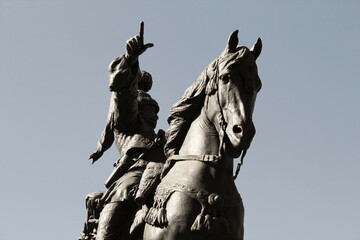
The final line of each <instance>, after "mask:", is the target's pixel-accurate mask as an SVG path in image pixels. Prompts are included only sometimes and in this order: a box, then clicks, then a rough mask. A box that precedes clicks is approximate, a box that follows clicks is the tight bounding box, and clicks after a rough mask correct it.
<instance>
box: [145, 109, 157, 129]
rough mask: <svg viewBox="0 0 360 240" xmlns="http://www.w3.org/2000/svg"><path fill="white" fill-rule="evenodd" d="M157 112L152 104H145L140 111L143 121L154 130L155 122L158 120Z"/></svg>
mask: <svg viewBox="0 0 360 240" xmlns="http://www.w3.org/2000/svg"><path fill="white" fill-rule="evenodd" d="M157 112H158V109H157V108H156V107H155V106H154V105H152V104H146V105H145V106H144V107H143V108H142V109H141V114H142V116H143V118H144V120H145V121H146V122H147V123H148V124H150V126H151V127H152V128H154V129H155V128H156V124H157V120H158V119H159V117H158V115H157Z"/></svg>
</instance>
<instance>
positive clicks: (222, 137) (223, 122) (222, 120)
mask: <svg viewBox="0 0 360 240" xmlns="http://www.w3.org/2000/svg"><path fill="white" fill-rule="evenodd" d="M217 66H218V64H217ZM215 75H216V76H215V77H216V78H219V76H218V75H219V74H218V68H216V73H215ZM217 84H218V85H219V80H218V82H217ZM216 100H217V105H218V107H219V110H220V116H219V118H220V119H219V125H220V132H219V138H220V144H219V149H218V156H219V157H220V158H221V152H222V149H223V146H224V141H225V136H226V127H227V122H226V119H225V115H224V111H223V108H222V107H221V104H220V91H219V86H218V87H217V90H216ZM208 101H209V98H208V100H207V102H206V108H208ZM246 152H247V150H242V151H241V153H240V161H239V163H238V164H237V167H236V170H235V175H234V176H233V179H234V180H235V179H236V178H237V176H238V175H239V173H240V169H241V166H242V165H243V164H244V158H245V155H246Z"/></svg>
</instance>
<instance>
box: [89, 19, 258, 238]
mask: <svg viewBox="0 0 360 240" xmlns="http://www.w3.org/2000/svg"><path fill="white" fill-rule="evenodd" d="M143 28H144V26H143V23H141V26H140V34H139V35H138V36H136V37H134V38H132V39H131V40H129V41H128V42H127V47H126V49H127V53H126V54H125V56H123V57H122V58H120V59H118V60H115V62H116V61H117V62H118V63H116V64H115V65H116V66H118V67H115V68H112V67H110V86H112V85H111V83H112V82H113V81H115V82H117V83H116V86H113V87H111V88H110V90H111V91H113V93H112V94H113V95H114V94H115V95H116V96H113V97H112V98H114V102H115V103H116V104H112V105H113V106H115V105H119V104H121V103H120V101H117V99H119V96H118V94H119V93H118V92H120V95H121V93H122V92H124V90H123V89H124V87H126V88H128V87H130V86H134V85H136V81H139V79H140V78H139V77H137V75H136V74H138V73H139V69H138V56H139V55H140V54H141V53H143V52H144V51H145V50H146V49H147V48H149V47H151V46H152V44H143ZM237 34H238V31H234V32H233V33H232V34H231V35H230V37H229V40H228V43H227V46H226V47H225V50H224V51H223V52H222V53H221V54H220V55H219V56H218V57H217V58H216V59H215V60H213V61H212V62H211V63H210V64H209V65H208V66H207V67H206V68H205V69H204V70H203V72H202V73H201V74H200V76H199V77H198V79H197V80H196V81H195V82H194V83H193V84H192V85H191V86H190V87H189V88H188V89H187V90H186V91H185V93H184V95H183V96H182V98H181V99H180V100H179V101H178V102H177V103H176V104H175V105H174V106H173V107H172V108H171V110H170V115H169V117H168V123H169V128H168V130H167V131H166V133H165V141H166V142H165V145H164V146H163V145H162V143H163V142H164V139H163V138H162V137H161V136H160V137H159V136H156V135H155V134H154V132H153V128H152V132H151V134H148V133H147V132H146V131H144V132H142V131H140V130H139V128H136V127H135V126H139V125H138V124H139V122H138V121H139V120H138V118H139V116H141V115H140V114H141V111H140V110H137V111H133V112H135V113H134V114H133V115H134V117H133V118H132V119H127V121H125V122H126V123H127V125H126V124H123V122H121V121H117V122H116V123H115V124H110V126H111V127H110V129H108V130H107V127H106V128H105V130H104V131H105V135H106V131H108V132H111V133H113V136H114V137H115V139H116V141H115V142H116V144H117V147H118V149H119V151H120V154H121V156H130V157H129V158H130V159H132V161H133V162H135V163H134V164H133V165H132V167H130V170H128V171H127V172H126V173H125V174H123V175H122V176H121V177H120V178H119V179H118V180H116V181H115V183H113V185H112V186H114V188H115V189H116V188H118V189H119V190H110V189H111V187H110V188H109V190H108V191H107V193H104V194H101V195H100V196H101V197H99V198H93V199H97V200H96V201H93V202H95V203H100V205H101V204H103V205H104V207H103V209H102V210H101V213H100V218H99V226H98V228H97V236H96V239H111V240H112V239H144V240H146V239H149V240H150V239H151V240H153V239H155V240H160V239H166V240H180V239H208V240H212V239H214V240H215V239H216V240H224V239H229V240H235V239H236V240H242V239H243V235H244V229H243V221H244V206H243V203H242V199H241V197H240V194H239V193H238V191H237V188H236V186H235V182H234V179H235V178H236V175H237V174H238V170H239V168H238V169H237V170H236V171H235V176H234V175H233V173H234V167H233V165H234V162H233V161H234V158H238V157H240V158H241V160H240V165H241V164H242V160H243V158H244V156H245V154H246V151H247V150H248V148H249V147H250V144H251V142H252V139H253V137H254V135H255V127H254V123H253V120H252V114H253V111H254V106H255V101H256V95H257V93H258V92H259V91H260V89H261V80H260V78H259V75H258V71H257V66H256V59H257V58H258V56H259V55H260V53H261V49H262V43H261V40H260V39H258V40H257V42H256V43H255V45H254V46H253V47H252V48H251V49H249V48H247V47H245V46H238V37H237ZM129 56H130V57H129ZM127 59H131V60H130V61H129V63H130V64H129V65H127V63H128V62H127V61H128V60H127ZM112 65H114V64H112ZM112 65H111V66H112ZM119 66H122V67H119ZM112 69H116V70H115V71H116V72H119V73H117V74H116V75H117V76H118V77H114V76H115V75H112V72H113V70H112ZM120 69H122V70H120ZM120 72H121V74H120ZM118 78H119V79H128V80H120V81H117V80H118ZM112 79H113V80H112ZM136 79H138V80H136ZM134 80H135V81H134ZM117 84H119V85H117ZM130 88H133V89H134V90H133V94H134V95H133V96H132V97H128V98H127V99H136V98H137V97H136V96H137V95H138V94H139V91H142V90H138V88H139V87H137V91H135V89H136V87H130ZM130 95H131V94H130ZM130 95H129V96H130ZM124 100H125V99H124ZM125 101H129V100H125ZM136 104H140V103H139V102H137V103H136V101H129V102H126V104H125V105H126V106H127V107H129V108H130V109H137V108H136V106H135V105H136ZM110 108H112V107H110ZM113 109H115V110H114V111H111V112H114V113H113V114H110V115H109V119H118V118H119V116H120V115H121V114H120V113H121V112H120V111H119V109H121V108H118V107H117V108H114V107H113ZM120 119H121V117H120ZM111 121H114V120H111ZM123 121H124V120H123ZM142 121H144V120H142ZM119 125H121V126H119ZM153 127H154V126H153ZM134 129H137V130H136V131H135V130H134ZM146 129H148V128H146ZM117 135H118V136H117ZM139 135H141V136H139ZM160 135H161V134H160ZM102 136H104V134H103V135H102ZM134 136H139V138H140V139H142V138H145V139H148V140H149V141H150V142H151V144H150V145H151V147H144V146H142V147H141V151H138V150H136V151H134V152H135V153H136V154H135V155H133V154H132V152H133V151H131V150H130V152H129V148H126V147H125V146H127V144H125V142H124V141H123V140H124V139H127V138H133V137H134ZM101 139H104V137H102V138H101ZM101 139H100V142H99V143H100V144H99V146H100V147H98V150H97V151H96V152H95V153H94V154H95V155H92V157H91V158H92V159H93V160H96V157H97V156H101V154H102V152H103V151H104V150H106V149H107V148H106V147H109V145H107V144H105V142H106V141H104V140H101ZM156 139H160V140H156ZM110 140H111V139H110ZM111 141H113V140H111ZM157 142H158V143H157ZM110 145H111V144H110ZM135 146H136V144H135ZM130 148H131V149H132V147H130ZM135 148H136V147H135ZM136 149H137V148H136ZM159 149H162V150H163V153H164V154H165V156H166V161H165V163H164V164H163V162H164V157H163V156H162V155H161V154H160V153H159ZM139 152H140V153H139ZM152 152H154V153H152ZM144 155H147V156H148V157H147V158H146V159H144V161H145V163H144V164H143V165H141V164H140V165H141V168H140V169H141V170H139V172H136V171H135V172H136V173H132V172H131V169H132V168H133V166H136V165H139V163H138V162H141V161H143V160H141V159H142V156H144ZM94 156H95V157H94ZM123 158H124V157H122V158H121V159H123ZM240 165H239V166H240ZM135 169H136V167H135ZM154 169H156V170H154ZM159 169H161V170H159ZM133 171H134V170H133ZM160 172H161V176H160ZM126 175H129V177H130V178H132V177H133V176H135V178H136V181H133V182H132V184H130V185H129V186H133V187H134V188H133V189H135V191H136V190H137V189H139V190H141V189H143V188H144V187H141V186H142V183H143V182H146V181H147V180H146V179H151V180H152V181H151V182H152V183H153V184H152V185H151V187H146V189H151V190H149V191H147V192H148V193H146V194H145V195H144V196H146V197H141V198H139V199H141V201H138V202H137V198H136V195H137V194H138V193H137V192H131V190H130V188H128V187H124V186H122V184H124V183H125V182H126V181H128V180H127V177H126ZM124 176H125V177H124ZM123 178H124V179H123ZM159 178H161V181H160V183H159ZM122 179H123V180H122ZM145 185H146V184H145ZM154 185H157V187H156V191H155V193H154V190H153V189H154ZM125 186H128V184H125ZM146 186H148V185H146ZM124 189H126V190H124ZM129 190H130V191H129ZM139 190H137V191H139ZM109 192H110V193H109ZM122 192H124V194H119V193H122ZM140 192H144V191H140ZM113 193H114V194H113ZM125 193H126V194H125ZM120 195H121V196H124V200H125V201H126V202H127V203H126V205H121V204H122V203H123V201H122V200H123V199H121V198H116V197H114V196H120ZM152 195H153V196H152ZM149 196H151V197H149ZM113 197H114V198H113ZM104 199H106V200H105V202H103V201H104ZM109 199H110V201H109ZM137 204H138V205H137ZM95 205H96V204H95ZM129 205H131V206H133V208H131V211H130V208H126V209H124V208H122V207H119V206H129ZM140 205H142V206H140ZM117 208H119V211H117ZM135 211H137V214H136V216H135V214H134V213H135ZM128 217H130V218H128ZM104 218H106V219H104ZM133 218H135V220H133ZM115 222H116V223H115ZM131 224H132V226H131ZM144 224H145V226H144ZM115 226H118V228H116V229H114V227H115ZM110 228H111V229H110ZM104 229H107V230H106V231H108V232H107V233H106V234H105V233H103V232H105V230H104ZM109 229H110V230H109ZM114 233H116V234H118V235H117V236H115V235H114ZM83 239H85V238H83Z"/></svg>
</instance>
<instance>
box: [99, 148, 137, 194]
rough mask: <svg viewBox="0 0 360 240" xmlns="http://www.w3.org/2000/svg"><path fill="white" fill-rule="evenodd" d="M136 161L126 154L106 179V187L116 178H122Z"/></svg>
mask: <svg viewBox="0 0 360 240" xmlns="http://www.w3.org/2000/svg"><path fill="white" fill-rule="evenodd" d="M134 163H135V161H134V160H133V159H132V158H131V157H130V156H129V155H126V154H125V155H124V156H123V157H122V158H121V159H120V160H119V161H118V162H117V164H116V166H115V168H114V170H113V171H112V172H111V174H110V176H109V177H108V178H107V180H106V181H105V186H106V188H109V187H110V186H111V185H112V184H113V183H114V182H115V181H116V180H118V179H119V178H121V177H122V176H123V175H124V174H125V173H126V172H127V171H128V170H129V168H130V167H131V166H132V165H134Z"/></svg>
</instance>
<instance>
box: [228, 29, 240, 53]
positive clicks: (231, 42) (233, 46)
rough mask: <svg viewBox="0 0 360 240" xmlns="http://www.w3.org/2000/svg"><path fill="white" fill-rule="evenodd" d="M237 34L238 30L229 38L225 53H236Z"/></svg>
mask: <svg viewBox="0 0 360 240" xmlns="http://www.w3.org/2000/svg"><path fill="white" fill-rule="evenodd" d="M238 32H239V30H235V31H234V32H233V33H232V34H231V35H230V37H229V40H228V45H227V51H228V52H230V53H234V52H236V47H237V45H238V43H239V38H238V36H237V35H238Z"/></svg>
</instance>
